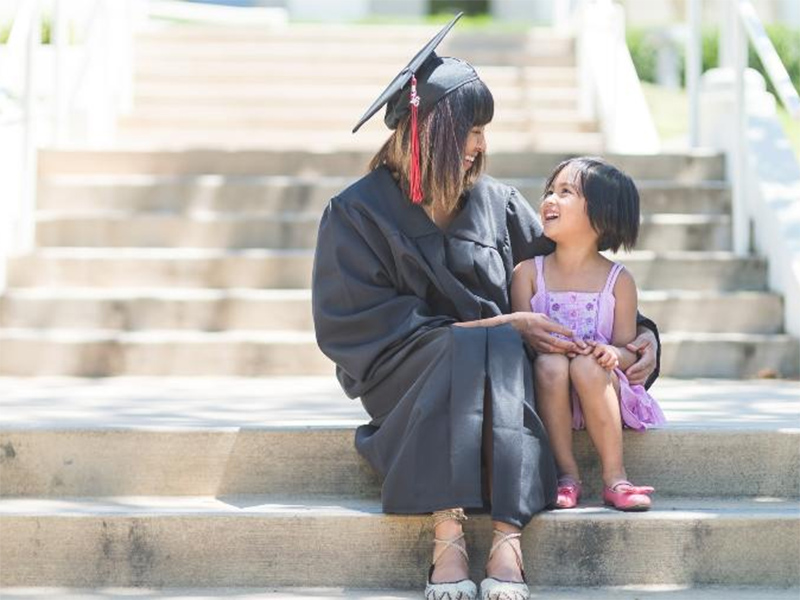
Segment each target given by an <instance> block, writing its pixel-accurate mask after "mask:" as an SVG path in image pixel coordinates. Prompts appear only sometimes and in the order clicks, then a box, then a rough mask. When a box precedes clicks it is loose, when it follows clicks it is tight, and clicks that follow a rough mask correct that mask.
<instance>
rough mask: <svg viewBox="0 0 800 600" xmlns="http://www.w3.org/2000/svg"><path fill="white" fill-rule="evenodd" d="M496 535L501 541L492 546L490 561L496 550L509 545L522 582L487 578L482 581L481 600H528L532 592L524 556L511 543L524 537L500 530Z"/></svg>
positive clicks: (496, 530)
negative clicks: (524, 566) (523, 564)
mask: <svg viewBox="0 0 800 600" xmlns="http://www.w3.org/2000/svg"><path fill="white" fill-rule="evenodd" d="M494 533H495V535H499V536H501V537H500V539H499V540H498V541H497V542H495V543H494V544H492V549H491V550H489V559H488V560H492V556H494V553H495V550H497V549H498V548H499V547H500V546H502V545H503V544H508V545H509V547H510V548H511V549H512V550H513V551H514V555H515V556H516V557H517V566H518V567H519V571H520V573H522V581H502V580H500V579H495V578H494V577H487V578H485V579H484V580H483V581H481V600H528V598H530V597H531V591H530V589H528V580H527V579H526V578H525V569H524V568H523V566H522V556H521V555H520V552H519V550H517V549H516V548H515V547H514V545H513V544H512V543H511V540H514V539H517V538H519V537H521V536H522V534H521V533H505V532H503V531H500V530H499V529H495V530H494ZM487 562H488V561H487Z"/></svg>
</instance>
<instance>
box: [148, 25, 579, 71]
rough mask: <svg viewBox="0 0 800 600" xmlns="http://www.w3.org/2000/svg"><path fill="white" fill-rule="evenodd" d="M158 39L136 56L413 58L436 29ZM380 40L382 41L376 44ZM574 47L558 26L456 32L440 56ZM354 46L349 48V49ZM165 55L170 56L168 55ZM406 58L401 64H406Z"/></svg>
mask: <svg viewBox="0 0 800 600" xmlns="http://www.w3.org/2000/svg"><path fill="white" fill-rule="evenodd" d="M174 33H175V35H176V37H174V38H173V37H171V35H172V33H170V34H168V35H162V36H160V37H159V38H142V37H139V36H137V43H136V51H137V52H136V56H137V57H140V58H142V59H157V58H160V57H162V58H167V59H170V58H172V59H174V58H184V59H185V58H197V59H205V60H208V59H213V58H219V57H220V56H225V57H231V58H235V59H237V60H254V59H257V58H264V57H269V56H275V54H276V53H278V54H279V55H281V56H284V55H285V56H287V57H292V56H304V57H310V58H313V57H316V58H320V57H328V56H332V55H338V56H350V57H354V56H362V55H367V54H372V55H373V56H376V57H377V56H380V57H386V58H396V59H399V60H400V61H403V60H404V59H405V62H408V57H409V51H410V50H411V51H413V50H414V49H415V47H414V46H413V44H419V45H420V46H421V45H422V44H424V43H425V42H427V41H428V40H429V39H430V38H431V37H433V35H434V34H435V33H437V30H436V29H431V28H427V27H426V28H424V29H411V30H409V31H402V30H398V29H396V28H394V29H392V28H386V29H385V28H378V29H374V30H372V31H366V30H364V29H363V28H362V27H351V28H350V30H349V31H347V30H340V31H335V32H329V31H327V30H325V29H324V28H319V29H318V30H316V31H311V30H308V31H305V32H302V31H295V29H294V26H292V27H290V28H288V29H285V30H284V31H270V34H269V35H260V36H259V35H253V33H254V32H253V31H252V29H251V30H249V31H248V30H242V31H240V32H239V35H240V36H241V37H236V35H235V33H234V32H233V31H227V32H216V33H214V34H211V33H210V32H209V34H208V35H204V36H203V37H202V38H201V39H202V40H203V42H202V43H198V41H197V37H196V36H192V38H191V39H186V38H185V37H184V36H185V35H186V34H184V33H182V32H180V31H177V30H176V31H175V32H174ZM376 42H380V43H379V44H376ZM573 47H574V40H573V38H572V37H571V36H569V35H563V34H558V33H556V32H553V31H544V30H537V31H518V32H504V33H503V34H496V33H491V32H486V31H471V32H466V31H463V30H462V31H457V30H455V31H453V32H452V33H450V34H449V35H448V37H447V39H445V40H444V41H443V42H442V44H441V45H440V46H439V48H437V52H438V53H439V54H440V55H441V56H449V54H448V53H449V52H454V53H455V54H454V55H455V56H462V53H463V52H465V51H471V52H472V53H473V54H474V55H478V56H480V55H483V54H484V53H492V52H498V51H503V52H507V51H516V52H519V53H533V54H536V55H541V56H547V55H552V54H563V53H569V52H571V51H572V49H573ZM348 50H350V52H348ZM165 55H166V57H165ZM405 62H403V63H402V64H405Z"/></svg>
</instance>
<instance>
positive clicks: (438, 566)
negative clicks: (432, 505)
mask: <svg viewBox="0 0 800 600" xmlns="http://www.w3.org/2000/svg"><path fill="white" fill-rule="evenodd" d="M463 515H464V511H463V510H462V509H460V508H452V509H449V510H445V511H439V512H435V513H433V519H434V527H433V536H434V539H435V540H436V541H434V544H433V559H432V560H431V563H432V564H433V565H434V568H433V573H431V583H446V582H453V581H461V580H462V579H467V578H468V577H469V564H468V562H467V560H466V559H465V558H464V555H462V554H461V553H460V552H459V551H458V550H456V549H455V548H449V547H448V546H447V544H445V543H444V542H452V543H454V544H456V545H458V546H461V547H462V548H464V549H465V550H466V542H465V541H464V539H463V537H461V536H462V534H463V533H464V530H463V528H462V526H461V523H462V521H463V520H465V519H466V518H465V517H464V516H463Z"/></svg>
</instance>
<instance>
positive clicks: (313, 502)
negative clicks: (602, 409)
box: [0, 494, 800, 522]
mask: <svg viewBox="0 0 800 600" xmlns="http://www.w3.org/2000/svg"><path fill="white" fill-rule="evenodd" d="M585 502H586V505H583V504H582V505H581V506H580V507H579V508H576V509H574V510H570V511H558V512H556V511H546V512H543V513H541V514H540V515H539V516H538V517H537V518H539V519H547V520H553V519H557V520H558V521H560V522H568V521H571V522H589V521H596V520H600V519H602V520H604V521H627V520H630V519H636V520H637V521H642V520H647V521H686V520H709V519H713V520H720V519H730V520H733V519H776V518H777V519H787V518H791V519H793V520H798V521H800V500H794V499H782V498H766V499H762V498H756V499H729V498H660V499H658V500H657V501H655V502H654V503H653V508H652V509H651V510H650V511H647V512H644V513H639V514H635V515H631V514H629V513H624V512H620V511H617V510H613V509H610V508H606V507H604V506H602V504H601V502H600V501H599V500H596V499H586V501H585ZM100 515H102V516H118V517H138V516H159V517H163V516H166V517H168V516H176V515H191V516H197V517H203V516H213V515H219V516H225V517H231V516H237V515H243V516H264V517H274V518H296V517H313V518H342V517H345V518H396V517H395V516H393V515H384V514H383V513H382V511H381V504H380V500H378V499H362V498H336V497H333V498H325V497H302V496H300V497H280V498H276V497H273V496H270V495H260V494H258V495H256V494H252V495H250V494H248V495H241V496H230V497H225V496H221V497H214V496H118V497H102V498H72V497H62V498H30V497H27V498H0V516H2V517H11V516H58V517H80V516H89V517H95V516H100ZM403 518H406V517H405V516H403ZM417 518H419V519H427V518H428V516H427V515H417Z"/></svg>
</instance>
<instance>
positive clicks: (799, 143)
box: [778, 106, 800, 160]
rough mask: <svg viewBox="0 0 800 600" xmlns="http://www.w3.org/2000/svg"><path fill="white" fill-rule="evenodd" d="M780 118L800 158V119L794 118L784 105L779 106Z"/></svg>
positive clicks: (799, 158)
mask: <svg viewBox="0 0 800 600" xmlns="http://www.w3.org/2000/svg"><path fill="white" fill-rule="evenodd" d="M778 119H779V120H780V122H781V124H782V125H783V131H784V133H785V134H786V137H787V138H789V143H790V144H791V145H792V148H794V153H795V154H796V155H797V158H798V160H800V120H797V119H792V118H791V117H790V116H789V113H788V112H786V109H785V108H783V107H782V106H781V107H780V108H778Z"/></svg>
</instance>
